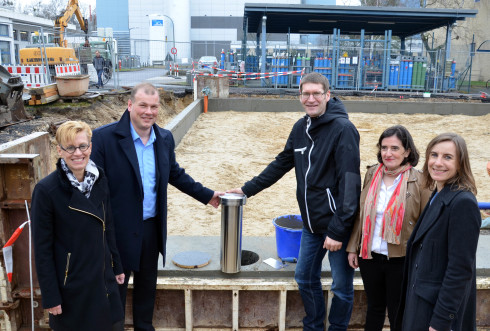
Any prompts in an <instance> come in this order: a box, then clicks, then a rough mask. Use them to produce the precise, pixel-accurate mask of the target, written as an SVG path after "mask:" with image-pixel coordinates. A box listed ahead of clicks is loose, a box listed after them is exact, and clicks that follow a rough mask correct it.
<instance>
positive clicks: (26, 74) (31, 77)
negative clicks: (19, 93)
mask: <svg viewBox="0 0 490 331" xmlns="http://www.w3.org/2000/svg"><path fill="white" fill-rule="evenodd" d="M5 68H6V69H7V71H8V72H9V73H10V74H12V75H13V76H20V78H21V80H22V82H23V83H24V86H25V87H41V86H44V85H47V84H48V78H47V70H46V67H43V66H5ZM43 69H44V70H43Z"/></svg>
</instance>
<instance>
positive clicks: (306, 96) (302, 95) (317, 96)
mask: <svg viewBox="0 0 490 331" xmlns="http://www.w3.org/2000/svg"><path fill="white" fill-rule="evenodd" d="M324 94H325V92H313V93H307V92H301V93H300V94H299V96H300V98H301V99H303V100H308V99H309V98H310V96H311V95H312V96H313V98H315V99H316V100H320V99H321V98H322V96H323V95H324Z"/></svg>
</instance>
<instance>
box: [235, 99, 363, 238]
mask: <svg viewBox="0 0 490 331" xmlns="http://www.w3.org/2000/svg"><path fill="white" fill-rule="evenodd" d="M293 167H294V168H295V172H296V181H297V187H296V198H297V200H298V204H299V208H300V211H301V217H302V219H303V224H304V226H305V228H306V229H308V230H309V231H310V232H312V233H320V234H327V236H328V237H330V238H332V239H334V240H337V241H343V240H344V239H346V238H348V237H349V236H350V232H351V227H352V224H353V221H354V218H355V216H356V212H357V210H358V207H359V196H360V192H361V176H360V171H359V168H360V156H359V133H358V132H357V129H356V128H355V126H354V124H352V122H350V121H349V117H348V115H347V112H346V110H345V106H344V105H343V103H342V102H341V101H340V100H339V99H337V98H331V99H330V100H329V101H328V103H327V110H326V112H325V113H324V114H323V115H321V116H319V117H315V118H310V117H309V116H308V115H305V116H304V117H303V118H302V119H300V120H299V121H298V122H296V123H295V124H294V126H293V129H292V130H291V133H290V134H289V138H288V140H287V143H286V146H285V147H284V150H283V151H282V152H281V153H279V154H278V155H277V156H276V158H275V160H274V161H272V162H271V163H270V164H269V165H268V166H267V167H266V168H265V169H264V171H262V173H260V174H259V175H258V176H256V177H254V178H253V179H252V180H250V181H248V182H246V183H245V185H244V186H243V187H242V191H243V193H245V195H247V196H248V197H251V196H253V195H255V194H257V193H259V192H260V191H262V190H263V189H266V188H268V187H269V186H271V185H272V184H274V183H275V182H277V181H278V180H279V179H280V178H281V177H282V176H284V175H285V174H286V173H287V172H288V171H289V170H291V169H292V168H293Z"/></svg>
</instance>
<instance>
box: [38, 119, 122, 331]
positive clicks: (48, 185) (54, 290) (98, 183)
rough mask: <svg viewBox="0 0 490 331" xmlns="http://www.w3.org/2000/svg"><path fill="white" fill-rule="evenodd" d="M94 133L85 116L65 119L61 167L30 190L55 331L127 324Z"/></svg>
mask: <svg viewBox="0 0 490 331" xmlns="http://www.w3.org/2000/svg"><path fill="white" fill-rule="evenodd" d="M91 137H92V131H91V130H90V127H89V126H88V125H87V124H86V123H83V122H75V121H69V122H65V123H63V124H62V125H61V126H60V127H59V128H58V130H57V132H56V141H57V143H58V146H57V151H58V154H59V156H60V159H59V160H58V163H57V169H56V170H55V171H54V172H52V173H51V174H50V175H48V176H47V177H46V178H44V179H42V180H41V181H40V182H39V183H38V184H37V185H36V187H35V188H34V192H33V194H32V224H33V233H34V252H35V260H36V269H37V275H38V279H39V285H40V287H41V295H42V302H43V307H44V308H45V309H47V310H48V312H49V325H50V327H51V328H52V329H54V330H55V331H62V330H67V331H68V330H69V331H75V330H80V331H87V330H90V331H109V330H123V327H124V322H123V307H122V304H121V301H120V299H119V292H118V286H117V284H118V283H119V284H122V283H123V282H124V273H123V270H122V265H121V261H120V258H119V253H118V251H117V248H116V241H115V237H114V230H113V223H112V219H111V210H110V204H109V190H108V186H107V179H106V177H105V175H104V173H103V171H102V170H101V169H100V168H97V166H96V165H95V164H94V163H93V162H92V161H91V160H90V153H91V145H90V140H91ZM116 275H117V276H116Z"/></svg>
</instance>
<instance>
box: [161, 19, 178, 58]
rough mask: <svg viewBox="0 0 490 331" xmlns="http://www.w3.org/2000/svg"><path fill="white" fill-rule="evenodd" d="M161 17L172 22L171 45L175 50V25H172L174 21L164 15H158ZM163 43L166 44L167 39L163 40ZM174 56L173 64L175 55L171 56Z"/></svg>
mask: <svg viewBox="0 0 490 331" xmlns="http://www.w3.org/2000/svg"><path fill="white" fill-rule="evenodd" d="M160 15H161V16H165V17H166V18H168V19H169V20H170V22H172V43H173V46H172V47H173V48H175V25H174V20H173V19H172V18H171V17H170V16H168V15H165V14H160ZM165 43H167V38H165ZM173 56H174V62H175V54H173Z"/></svg>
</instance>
